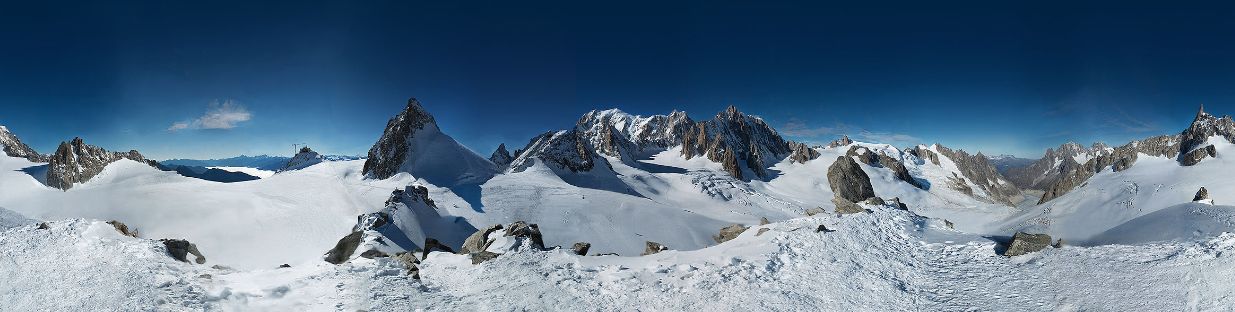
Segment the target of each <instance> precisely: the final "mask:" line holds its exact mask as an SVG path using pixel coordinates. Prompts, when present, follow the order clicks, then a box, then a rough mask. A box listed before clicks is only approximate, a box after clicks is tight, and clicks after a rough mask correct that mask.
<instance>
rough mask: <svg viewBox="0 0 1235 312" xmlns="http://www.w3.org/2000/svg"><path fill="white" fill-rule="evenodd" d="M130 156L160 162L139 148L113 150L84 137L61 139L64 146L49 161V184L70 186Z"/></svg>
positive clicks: (60, 186) (138, 160)
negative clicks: (125, 150) (138, 149)
mask: <svg viewBox="0 0 1235 312" xmlns="http://www.w3.org/2000/svg"><path fill="white" fill-rule="evenodd" d="M126 158H127V159H131V160H134V161H137V162H141V163H145V164H147V165H150V166H151V167H155V168H158V162H155V161H153V160H147V159H146V157H144V156H142V154H141V153H138V152H137V151H135V150H131V151H128V152H109V151H107V150H104V149H103V148H100V147H97V146H94V145H87V144H86V143H85V142H82V139H81V138H73V140H72V141H69V142H60V147H58V148H56V153H55V154H52V155H51V158H50V160H49V163H48V165H47V185H48V186H51V187H55V188H58V189H62V190H68V189H69V188H72V187H73V184H75V183H82V182H86V181H89V180H90V178H93V177H94V176H95V175H97V174H99V172H100V171H103V168H104V167H107V165H108V164H111V163H113V162H115V161H117V160H121V159H126Z"/></svg>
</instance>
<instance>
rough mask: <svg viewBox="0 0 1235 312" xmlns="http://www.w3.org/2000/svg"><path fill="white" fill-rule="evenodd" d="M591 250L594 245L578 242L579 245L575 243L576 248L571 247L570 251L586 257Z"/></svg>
mask: <svg viewBox="0 0 1235 312" xmlns="http://www.w3.org/2000/svg"><path fill="white" fill-rule="evenodd" d="M589 248H592V244H588V243H584V242H578V243H575V245H574V246H571V247H570V251H571V252H573V253H574V254H576V255H580V256H585V255H587V250H588V249H589Z"/></svg>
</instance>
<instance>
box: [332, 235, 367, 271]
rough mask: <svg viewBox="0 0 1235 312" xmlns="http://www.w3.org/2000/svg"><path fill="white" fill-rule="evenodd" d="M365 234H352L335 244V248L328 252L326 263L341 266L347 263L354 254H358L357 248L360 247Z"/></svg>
mask: <svg viewBox="0 0 1235 312" xmlns="http://www.w3.org/2000/svg"><path fill="white" fill-rule="evenodd" d="M363 237H364V233H362V232H352V233H351V234H347V236H344V237H343V238H341V239H339V242H338V243H335V245H334V248H331V249H330V251H327V252H326V262H330V263H334V264H341V263H344V262H347V259H348V258H351V257H352V253H355V252H356V248H357V247H360V241H361V240H362V239H363Z"/></svg>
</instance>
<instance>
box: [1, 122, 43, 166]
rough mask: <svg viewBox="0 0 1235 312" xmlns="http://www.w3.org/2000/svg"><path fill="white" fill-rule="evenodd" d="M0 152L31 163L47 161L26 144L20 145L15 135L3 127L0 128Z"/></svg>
mask: <svg viewBox="0 0 1235 312" xmlns="http://www.w3.org/2000/svg"><path fill="white" fill-rule="evenodd" d="M0 150H2V151H4V154H5V155H8V156H9V157H21V158H25V159H26V160H29V161H32V162H47V161H48V157H47V155H43V154H39V152H36V151H34V149H33V148H30V146H28V145H26V143H22V142H21V139H18V138H17V135H15V134H13V133H12V132H9V129H8V128H6V127H4V126H0Z"/></svg>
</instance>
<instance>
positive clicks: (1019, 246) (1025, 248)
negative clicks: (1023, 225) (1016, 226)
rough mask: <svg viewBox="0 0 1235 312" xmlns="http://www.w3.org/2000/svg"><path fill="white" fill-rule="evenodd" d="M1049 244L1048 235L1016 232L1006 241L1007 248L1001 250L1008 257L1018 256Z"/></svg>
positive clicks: (1049, 238)
mask: <svg viewBox="0 0 1235 312" xmlns="http://www.w3.org/2000/svg"><path fill="white" fill-rule="evenodd" d="M1050 245H1051V236H1050V235H1046V234H1028V233H1025V232H1016V234H1015V235H1012V242H1010V243H1008V249H1007V250H1005V251H1004V252H1003V255H1004V256H1008V257H1015V256H1020V255H1024V254H1028V253H1032V252H1036V251H1039V250H1042V249H1044V248H1046V246H1050Z"/></svg>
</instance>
